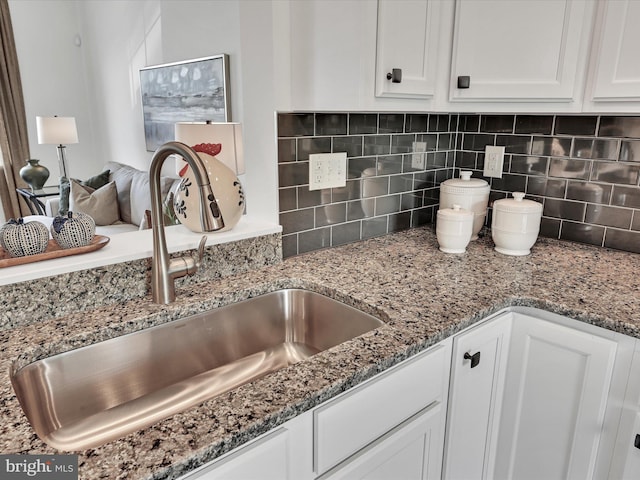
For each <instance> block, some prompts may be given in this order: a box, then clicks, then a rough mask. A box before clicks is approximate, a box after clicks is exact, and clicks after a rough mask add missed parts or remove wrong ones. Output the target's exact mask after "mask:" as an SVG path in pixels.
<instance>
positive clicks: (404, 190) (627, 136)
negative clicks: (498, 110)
mask: <svg viewBox="0 0 640 480" xmlns="http://www.w3.org/2000/svg"><path fill="white" fill-rule="evenodd" d="M415 142H424V144H425V145H426V153H423V154H422V155H424V160H425V166H424V168H422V167H421V166H418V165H416V164H415V162H414V158H413V157H414V155H416V154H415V153H414V146H415ZM486 145H499V146H504V147H505V164H504V168H503V177H502V178H501V179H497V178H492V179H490V178H487V179H486V180H487V181H489V182H490V184H491V195H490V202H493V201H494V200H496V199H499V198H504V197H505V196H507V195H508V194H509V193H510V192H514V191H524V192H525V193H526V194H527V197H528V198H531V199H533V200H536V201H538V202H541V203H543V206H544V209H543V219H542V224H541V229H540V234H541V235H543V236H548V237H553V238H560V239H564V240H571V241H577V242H581V243H587V244H593V245H599V246H604V247H610V248H616V249H620V250H626V251H631V252H637V253H640V117H631V116H598V115H531V114H527V115H519V114H516V115H479V114H424V113H406V114H403V113H281V114H279V115H278V178H279V199H280V222H281V224H282V226H283V250H284V255H285V257H288V256H292V255H296V254H299V253H304V252H308V251H312V250H317V249H320V248H326V247H330V246H335V245H341V244H344V243H349V242H353V241H357V240H362V239H366V238H371V237H375V236H379V235H385V234H387V233H390V232H395V231H398V230H402V229H407V228H412V227H416V226H420V225H425V224H431V223H433V222H435V217H436V212H437V210H438V201H439V194H440V193H439V185H440V183H441V182H442V181H444V180H446V179H448V178H452V177H453V176H454V172H455V174H456V176H457V172H458V170H459V169H465V170H472V171H473V176H474V177H482V170H483V165H484V149H485V146H486ZM329 152H347V162H348V180H347V185H346V187H343V188H334V189H326V190H320V191H309V189H308V183H309V176H308V169H309V164H308V160H309V155H310V154H312V153H329ZM490 219H491V209H490V211H489V215H488V216H487V224H488V225H490Z"/></svg>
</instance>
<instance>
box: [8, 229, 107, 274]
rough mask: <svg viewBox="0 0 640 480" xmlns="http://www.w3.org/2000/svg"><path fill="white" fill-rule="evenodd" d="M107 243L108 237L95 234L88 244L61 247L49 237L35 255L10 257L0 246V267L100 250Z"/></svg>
mask: <svg viewBox="0 0 640 480" xmlns="http://www.w3.org/2000/svg"><path fill="white" fill-rule="evenodd" d="M107 243H109V237H105V236H104V235H96V236H94V237H93V240H92V241H91V243H90V244H89V245H85V246H84V247H78V248H66V249H65V248H62V247H60V245H58V242H56V241H55V240H53V239H51V240H49V245H48V246H47V249H46V250H45V251H44V252H42V253H38V254H37V255H27V256H26V257H12V256H10V255H9V254H8V253H7V252H6V251H5V250H4V249H3V248H2V247H0V268H3V267H13V266H15V265H23V264H25V263H33V262H39V261H41V260H51V259H52V258H60V257H68V256H70V255H78V254H80V253H89V252H94V251H96V250H100V249H101V248H102V247H104V246H105V245H106V244H107Z"/></svg>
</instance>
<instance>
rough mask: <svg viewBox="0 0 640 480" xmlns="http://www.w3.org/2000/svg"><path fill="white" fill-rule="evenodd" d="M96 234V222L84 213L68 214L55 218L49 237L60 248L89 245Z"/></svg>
mask: <svg viewBox="0 0 640 480" xmlns="http://www.w3.org/2000/svg"><path fill="white" fill-rule="evenodd" d="M95 234H96V222H94V220H93V218H91V217H90V216H89V215H87V214H86V213H81V212H68V213H67V216H66V217H64V216H57V217H56V218H54V219H53V223H52V224H51V236H52V237H53V239H54V240H55V241H56V242H58V245H60V246H61V247H62V248H78V247H84V246H85V245H89V244H90V243H91V242H92V241H93V237H94V236H95Z"/></svg>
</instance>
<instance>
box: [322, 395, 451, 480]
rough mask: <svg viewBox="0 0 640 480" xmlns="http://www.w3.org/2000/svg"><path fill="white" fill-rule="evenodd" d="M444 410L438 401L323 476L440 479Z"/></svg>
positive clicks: (368, 479) (333, 478)
mask: <svg viewBox="0 0 640 480" xmlns="http://www.w3.org/2000/svg"><path fill="white" fill-rule="evenodd" d="M444 414H445V412H444V409H443V407H442V404H440V403H439V402H434V404H433V405H431V406H429V407H428V408H426V409H425V410H423V411H422V412H420V413H418V414H416V415H415V416H413V417H411V418H410V419H408V420H407V421H405V422H404V423H402V424H401V425H399V426H398V427H396V428H395V429H393V430H392V431H390V432H389V433H387V434H386V435H384V436H383V437H381V438H380V439H379V440H377V441H376V442H374V443H373V444H372V445H370V446H368V447H367V448H366V449H363V451H362V452H361V453H359V454H356V455H353V456H352V457H351V458H349V459H348V460H346V461H345V462H343V463H342V464H340V465H338V466H337V467H336V468H334V469H333V470H331V471H329V472H328V473H327V474H326V475H323V476H322V477H320V478H321V479H322V480H328V479H331V480H338V479H348V480H389V479H391V478H398V479H402V480H427V479H434V480H435V479H439V478H440V472H441V464H442V440H441V439H442V421H441V419H442V417H443V416H444Z"/></svg>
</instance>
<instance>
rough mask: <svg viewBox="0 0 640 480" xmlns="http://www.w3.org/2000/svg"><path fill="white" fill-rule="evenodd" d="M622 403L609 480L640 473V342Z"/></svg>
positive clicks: (626, 477)
mask: <svg viewBox="0 0 640 480" xmlns="http://www.w3.org/2000/svg"><path fill="white" fill-rule="evenodd" d="M620 403H621V404H622V414H621V415H620V423H619V426H618V429H617V438H616V440H615V449H614V452H613V458H612V460H611V462H610V465H611V467H610V469H609V470H608V476H607V478H610V479H612V480H613V479H616V480H622V479H624V480H626V479H629V480H631V479H636V478H638V472H640V445H636V440H638V441H640V438H639V437H638V436H639V435H640V340H636V342H635V353H634V356H633V362H632V363H631V372H630V375H629V376H628V383H627V388H626V392H625V396H624V399H623V401H622V402H620ZM607 465H608V463H607ZM602 477H603V478H604V477H605V475H604V474H603V475H602Z"/></svg>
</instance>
